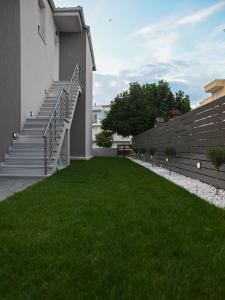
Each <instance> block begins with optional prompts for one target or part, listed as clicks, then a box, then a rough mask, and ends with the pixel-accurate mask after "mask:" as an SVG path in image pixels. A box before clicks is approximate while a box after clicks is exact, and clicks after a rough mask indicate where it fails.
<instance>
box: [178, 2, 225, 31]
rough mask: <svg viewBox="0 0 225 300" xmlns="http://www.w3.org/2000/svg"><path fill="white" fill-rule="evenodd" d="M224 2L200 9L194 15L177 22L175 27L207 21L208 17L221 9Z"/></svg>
mask: <svg viewBox="0 0 225 300" xmlns="http://www.w3.org/2000/svg"><path fill="white" fill-rule="evenodd" d="M224 5H225V1H221V2H219V3H217V4H214V5H211V6H209V7H207V8H204V9H201V10H199V11H197V12H196V13H193V14H191V15H189V16H186V17H184V18H182V19H180V20H178V21H177V22H176V23H175V25H187V24H192V23H197V22H201V21H203V20H205V19H207V18H208V17H209V16H211V15H212V14H214V13H215V12H217V11H219V10H220V9H221V8H222V7H224Z"/></svg>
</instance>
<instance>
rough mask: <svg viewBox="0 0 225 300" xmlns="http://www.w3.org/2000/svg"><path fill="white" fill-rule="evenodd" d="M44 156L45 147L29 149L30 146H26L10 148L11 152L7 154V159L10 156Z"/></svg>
mask: <svg viewBox="0 0 225 300" xmlns="http://www.w3.org/2000/svg"><path fill="white" fill-rule="evenodd" d="M40 156H44V147H43V148H42V149H41V148H39V149H35V148H33V149H29V148H24V149H18V148H17V149H14V148H11V147H10V148H9V153H8V154H6V155H5V159H7V158H9V157H40Z"/></svg>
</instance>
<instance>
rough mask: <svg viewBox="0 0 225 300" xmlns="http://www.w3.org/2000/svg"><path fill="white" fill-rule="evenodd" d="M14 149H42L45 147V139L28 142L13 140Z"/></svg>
mask: <svg viewBox="0 0 225 300" xmlns="http://www.w3.org/2000/svg"><path fill="white" fill-rule="evenodd" d="M11 148H13V149H42V148H44V141H43V143H27V142H25V143H24V142H18V141H15V140H14V141H13V144H12V147H11Z"/></svg>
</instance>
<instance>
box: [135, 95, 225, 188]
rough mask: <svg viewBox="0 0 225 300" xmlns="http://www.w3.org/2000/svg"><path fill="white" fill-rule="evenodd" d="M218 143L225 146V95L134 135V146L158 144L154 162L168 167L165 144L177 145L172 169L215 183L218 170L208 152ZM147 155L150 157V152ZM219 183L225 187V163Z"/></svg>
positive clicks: (155, 145) (166, 145)
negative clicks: (198, 165)
mask: <svg viewBox="0 0 225 300" xmlns="http://www.w3.org/2000/svg"><path fill="white" fill-rule="evenodd" d="M217 146H222V147H225V97H221V98H219V99H217V100H216V101H213V102H211V103H208V104H206V105H204V106H201V107H199V108H197V109H194V110H192V111H191V112H189V113H186V114H184V115H182V116H180V117H177V118H175V119H172V120H170V121H169V122H166V123H163V124H161V125H160V126H159V127H157V128H153V129H150V130H147V131H145V132H143V133H142V134H139V135H137V136H135V137H133V147H134V148H137V149H148V148H150V147H155V148H156V154H155V157H154V163H155V164H157V165H163V166H164V167H165V168H169V167H168V164H167V163H166V162H165V154H164V151H165V148H166V147H174V148H175V149H176V151H177V154H176V157H175V158H174V159H173V161H172V162H171V168H172V170H174V171H175V172H177V173H180V174H183V175H185V176H189V177H193V178H196V179H199V180H201V181H203V182H206V183H208V184H212V185H215V184H216V175H217V172H216V170H215V168H214V167H213V165H212V163H211V162H210V161H208V159H207V156H206V154H207V151H208V150H209V149H211V148H213V147H217ZM140 158H141V157H140ZM145 159H146V160H148V161H151V159H150V157H149V155H148V154H145ZM197 162H201V166H202V167H201V169H198V168H197ZM219 185H220V187H221V188H225V166H223V167H222V168H221V172H220V183H219Z"/></svg>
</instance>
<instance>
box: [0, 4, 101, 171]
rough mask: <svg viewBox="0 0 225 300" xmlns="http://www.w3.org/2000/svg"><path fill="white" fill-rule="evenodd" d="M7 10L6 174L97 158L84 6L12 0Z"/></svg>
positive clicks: (0, 167) (2, 57)
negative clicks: (58, 6)
mask: <svg viewBox="0 0 225 300" xmlns="http://www.w3.org/2000/svg"><path fill="white" fill-rule="evenodd" d="M0 9H1V19H0V23H1V26H0V40H1V47H0V66H1V68H0V89H1V96H0V161H1V162H2V163H1V164H0V175H1V176H5V175H7V176H42V175H50V174H52V173H53V172H54V171H55V170H56V169H57V168H58V167H63V166H65V165H68V163H69V160H70V157H71V158H72V159H73V158H74V159H88V158H90V157H91V156H92V133H91V132H92V122H91V112H92V73H93V71H95V69H96V67H95V59H94V53H93V47H92V40H91V34H90V28H89V27H88V26H87V25H86V23H85V19H84V14H83V9H82V7H79V6H78V7H73V8H56V7H55V5H54V3H53V1H52V0H29V1H28V0H7V1H1V2H0Z"/></svg>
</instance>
